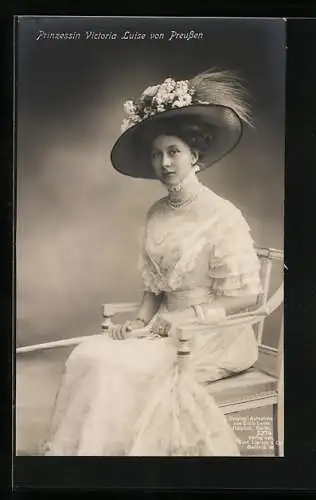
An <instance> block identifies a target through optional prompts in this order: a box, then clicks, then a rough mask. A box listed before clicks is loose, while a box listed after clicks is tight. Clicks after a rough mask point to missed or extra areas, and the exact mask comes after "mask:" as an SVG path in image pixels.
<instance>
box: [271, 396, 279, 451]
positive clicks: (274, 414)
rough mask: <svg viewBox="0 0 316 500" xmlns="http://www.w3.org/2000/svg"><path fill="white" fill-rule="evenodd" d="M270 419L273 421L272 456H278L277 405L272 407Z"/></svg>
mask: <svg viewBox="0 0 316 500" xmlns="http://www.w3.org/2000/svg"><path fill="white" fill-rule="evenodd" d="M272 419H273V446H274V456H275V457H279V456H280V448H279V435H278V434H279V433H278V405H277V404H274V405H272Z"/></svg>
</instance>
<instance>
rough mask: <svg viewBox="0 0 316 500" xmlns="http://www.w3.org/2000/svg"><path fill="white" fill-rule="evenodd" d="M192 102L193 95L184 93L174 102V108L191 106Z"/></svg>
mask: <svg viewBox="0 0 316 500" xmlns="http://www.w3.org/2000/svg"><path fill="white" fill-rule="evenodd" d="M191 102H192V96H191V95H189V94H184V95H181V96H180V97H178V99H176V100H175V101H173V103H172V105H171V106H172V107H173V108H183V107H184V106H189V105H190V104H191Z"/></svg>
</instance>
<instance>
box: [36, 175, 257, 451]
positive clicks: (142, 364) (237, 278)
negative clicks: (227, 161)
mask: <svg viewBox="0 0 316 500" xmlns="http://www.w3.org/2000/svg"><path fill="white" fill-rule="evenodd" d="M140 265H141V269H140V271H141V273H142V278H143V283H144V289H145V290H150V291H151V292H153V293H155V294H161V293H163V294H164V297H165V299H164V300H163V302H162V305H161V307H160V311H158V314H159V312H160V313H161V311H165V312H168V311H171V312H170V314H171V315H172V314H175V315H178V316H179V315H180V317H181V315H182V317H183V318H184V319H183V321H184V322H185V318H186V317H188V318H190V320H191V321H192V318H193V320H194V321H195V322H196V324H198V323H199V321H200V319H199V316H198V314H197V309H196V308H195V307H194V306H195V305H200V306H201V307H202V311H204V312H206V313H207V309H208V307H211V306H209V305H208V304H209V302H211V299H212V297H217V296H231V297H242V296H246V295H250V294H257V293H258V292H259V291H260V277H259V268H260V265H259V261H258V258H257V254H256V251H255V249H254V244H253V240H252V238H251V235H250V230H249V226H248V224H247V222H246V221H245V219H244V217H243V215H242V213H241V212H240V210H239V209H237V208H236V207H235V206H234V205H233V204H232V203H231V202H229V201H227V200H224V199H223V198H221V197H219V196H218V195H216V194H215V193H213V192H212V191H210V190H209V189H208V188H207V187H205V186H202V185H201V188H200V191H199V194H198V197H197V198H196V199H195V200H194V201H193V202H192V203H191V204H189V205H188V206H187V207H184V208H176V209H175V208H172V207H170V206H169V205H168V203H167V201H166V198H162V199H161V200H159V201H158V202H156V203H155V204H154V205H153V206H152V207H151V209H150V210H149V212H148V216H147V219H146V225H145V232H144V237H143V251H142V255H141V260H140ZM205 293H206V294H205ZM207 294H208V295H207ZM154 319H155V318H154ZM154 319H153V320H154ZM151 324H152V322H151ZM149 326H150V325H149ZM148 329H149V327H148ZM256 359H257V344H256V339H255V335H254V332H253V329H252V327H251V326H249V325H246V326H238V327H230V328H229V329H227V328H226V329H224V330H223V329H222V330H221V329H219V328H217V329H216V328H210V331H209V332H207V333H205V332H204V333H201V334H200V335H199V334H198V333H196V332H195V335H194V342H193V347H192V360H191V363H192V370H193V371H192V373H193V376H194V377H195V378H196V380H197V381H198V382H199V383H203V382H211V381H214V380H218V379H220V378H224V377H226V376H228V375H232V374H234V373H238V372H240V371H242V370H245V369H247V368H249V367H251V366H252V365H253V364H254V363H255V361H256ZM176 362H177V356H176V348H175V343H174V341H173V339H172V338H162V337H155V338H154V339H153V338H151V337H150V336H149V338H141V339H135V338H130V339H126V340H123V341H122V340H112V339H109V338H107V337H106V336H104V337H103V336H100V337H97V338H96V337H93V338H91V340H88V341H84V342H83V343H81V344H80V345H79V346H77V347H76V348H74V350H73V351H72V353H71V354H70V356H69V358H68V360H67V362H66V365H65V371H64V376H63V379H62V383H61V387H60V390H59V393H58V396H57V398H56V402H55V408H54V413H53V416H52V424H51V428H50V433H49V436H48V439H47V441H46V443H45V446H44V451H43V453H44V454H45V455H72V456H73V455H77V456H78V455H81V456H83V455H90V456H113V455H124V456H126V455H129V454H131V450H132V447H133V439H134V430H135V426H136V425H137V422H138V421H139V419H140V418H141V417H142V413H143V412H144V411H145V409H146V405H147V403H148V398H149V397H151V396H150V395H152V390H153V387H154V385H153V384H154V381H155V380H156V378H157V375H159V374H162V377H163V374H164V373H167V372H168V370H169V371H170V367H172V366H174V365H175V363H176ZM164 403H165V402H164V401H162V402H161V404H162V405H163V404H164ZM213 410H214V411H213V413H212V415H211V418H210V424H209V425H210V429H211V428H212V426H214V428H215V427H216V422H218V423H219V422H220V423H221V425H222V427H221V428H222V430H221V432H219V433H217V434H216V433H215V434H214V449H215V450H216V453H215V452H214V454H216V455H238V453H239V451H238V447H237V445H236V440H235V439H234V435H233V433H232V431H231V429H230V428H229V425H228V423H226V419H225V417H224V416H223V415H222V413H221V412H220V411H219V410H218V409H217V408H216V409H215V403H214V405H213ZM225 426H226V427H225ZM159 432H160V433H161V435H163V433H164V429H163V428H162V429H160V431H159ZM161 443H162V444H161V447H160V449H159V452H157V449H155V454H156V455H158V454H159V455H167V454H169V455H170V451H168V452H167V450H164V444H163V439H162V440H161ZM144 449H146V446H145V447H144ZM145 454H147V455H150V454H151V451H150V447H149V449H148V450H147V451H146V452H144V455H145ZM188 454H189V453H188ZM197 454H198V453H197ZM171 455H172V453H171Z"/></svg>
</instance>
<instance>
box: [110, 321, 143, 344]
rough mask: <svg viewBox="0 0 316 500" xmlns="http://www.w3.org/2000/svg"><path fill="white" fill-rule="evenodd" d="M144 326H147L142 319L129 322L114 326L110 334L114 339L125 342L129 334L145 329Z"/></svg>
mask: <svg viewBox="0 0 316 500" xmlns="http://www.w3.org/2000/svg"><path fill="white" fill-rule="evenodd" d="M144 326H145V324H144V322H143V321H142V320H141V319H133V320H127V321H125V323H123V324H119V325H112V326H111V327H110V328H109V330H108V334H109V336H110V337H111V338H112V339H115V340H124V339H126V337H127V336H128V333H129V332H132V331H133V330H139V329H140V328H144Z"/></svg>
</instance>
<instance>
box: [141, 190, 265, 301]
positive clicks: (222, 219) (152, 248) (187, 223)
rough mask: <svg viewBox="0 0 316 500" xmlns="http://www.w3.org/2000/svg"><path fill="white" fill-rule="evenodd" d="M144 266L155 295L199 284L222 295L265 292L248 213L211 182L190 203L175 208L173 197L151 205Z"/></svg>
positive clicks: (146, 286)
mask: <svg viewBox="0 0 316 500" xmlns="http://www.w3.org/2000/svg"><path fill="white" fill-rule="evenodd" d="M139 265H140V271H141V275H142V279H143V284H144V289H145V290H149V291H151V292H153V293H155V294H159V293H161V292H170V291H177V290H188V289H193V288H196V287H209V289H210V290H211V293H212V294H214V295H216V296H217V295H227V296H242V295H248V294H252V293H254V294H257V293H258V292H259V291H260V277H259V269H260V264H259V260H258V257H257V254H256V251H255V249H254V243H253V239H252V237H251V235H250V228H249V226H248V224H247V222H246V220H245V218H244V216H243V215H242V213H241V211H240V210H239V209H238V208H237V207H235V206H234V205H233V204H232V203H231V202H229V201H227V200H225V199H223V198H221V197H220V196H218V195H216V194H215V193H213V192H212V191H211V190H210V189H208V188H207V187H206V186H201V190H200V193H199V196H198V197H197V199H195V200H194V201H193V202H192V203H191V204H189V205H188V206H186V207H183V208H172V207H170V206H169V205H168V203H167V197H165V198H162V199H160V200H159V201H157V202H156V203H155V204H154V205H153V206H152V207H151V209H150V210H149V212H148V214H147V219H146V224H145V229H144V235H143V239H142V251H141V256H140V262H139Z"/></svg>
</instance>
